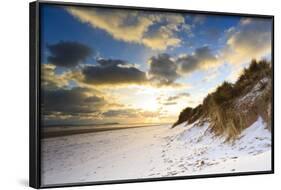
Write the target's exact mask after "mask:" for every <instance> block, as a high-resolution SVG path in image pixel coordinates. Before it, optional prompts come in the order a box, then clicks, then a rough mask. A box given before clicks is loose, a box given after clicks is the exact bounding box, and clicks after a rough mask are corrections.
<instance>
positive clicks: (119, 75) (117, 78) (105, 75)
mask: <svg viewBox="0 0 281 190" xmlns="http://www.w3.org/2000/svg"><path fill="white" fill-rule="evenodd" d="M98 63H99V65H97V66H86V67H84V68H83V70H82V74H83V76H84V82H85V83H88V84H94V85H116V84H144V83H146V82H147V79H146V74H145V73H144V72H142V71H140V70H139V69H137V68H135V67H133V66H130V64H128V63H127V62H125V61H121V60H112V59H108V60H106V59H102V60H98Z"/></svg>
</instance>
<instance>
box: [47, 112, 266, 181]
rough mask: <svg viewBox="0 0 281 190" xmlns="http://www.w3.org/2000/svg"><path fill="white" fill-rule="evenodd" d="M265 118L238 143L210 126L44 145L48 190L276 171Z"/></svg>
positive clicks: (152, 129)
mask: <svg viewBox="0 0 281 190" xmlns="http://www.w3.org/2000/svg"><path fill="white" fill-rule="evenodd" d="M265 126H266V125H265V124H264V123H263V121H262V118H261V117H259V118H258V120H257V121H256V122H255V123H254V124H253V125H251V126H250V127H249V128H247V129H245V130H244V131H243V132H242V133H241V135H240V137H239V138H238V139H237V140H236V141H234V142H226V141H225V138H223V137H218V136H214V135H213V134H212V133H211V132H210V130H209V124H208V123H207V122H206V123H204V124H203V125H200V124H199V123H194V124H191V125H187V124H186V123H183V124H181V125H179V126H177V127H176V128H173V129H171V126H170V125H158V126H151V127H142V128H132V129H123V130H114V131H103V132H97V133H88V134H78V135H72V136H64V137H55V138H48V139H43V140H42V159H43V161H42V183H43V184H44V185H51V184H62V183H75V182H92V181H105V180H121V179H136V178H153V177H170V176H189V175H202V174H218V173H233V172H248V171H266V170H270V169H271V133H270V131H269V130H268V129H266V128H265Z"/></svg>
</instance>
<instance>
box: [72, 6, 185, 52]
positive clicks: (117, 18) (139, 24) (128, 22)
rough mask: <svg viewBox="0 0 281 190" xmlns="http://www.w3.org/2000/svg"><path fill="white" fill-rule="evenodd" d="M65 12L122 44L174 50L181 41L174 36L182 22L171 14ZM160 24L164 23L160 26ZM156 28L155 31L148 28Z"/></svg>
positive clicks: (88, 9)
mask: <svg viewBox="0 0 281 190" xmlns="http://www.w3.org/2000/svg"><path fill="white" fill-rule="evenodd" d="M67 11H68V12H69V13H70V14H72V15H73V16H74V17H76V18H77V19H79V20H80V21H81V22H83V23H88V24H90V25H91V26H92V27H93V28H99V29H102V30H105V31H106V32H107V33H109V34H110V35H111V36H112V37H113V38H115V39H117V40H122V41H125V42H132V43H138V44H143V45H145V46H147V47H150V48H152V49H155V50H165V49H166V48H167V47H170V46H177V45H179V44H180V42H181V40H180V39H179V38H178V37H177V36H176V35H175V32H177V31H178V29H179V26H180V25H182V24H184V18H183V17H182V16H181V15H175V14H165V15H163V14H157V15H154V14H150V13H145V12H141V11H127V10H111V9H110V10H109V9H96V8H84V7H69V8H67ZM161 23H164V24H163V25H161ZM156 24H159V25H160V27H158V26H157V27H158V29H156V31H153V32H151V31H150V27H151V26H155V25H156Z"/></svg>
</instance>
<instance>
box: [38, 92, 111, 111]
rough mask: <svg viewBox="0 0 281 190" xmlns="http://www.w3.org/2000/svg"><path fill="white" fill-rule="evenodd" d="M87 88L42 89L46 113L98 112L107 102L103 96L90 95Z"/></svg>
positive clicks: (43, 106)
mask: <svg viewBox="0 0 281 190" xmlns="http://www.w3.org/2000/svg"><path fill="white" fill-rule="evenodd" d="M90 94H91V91H90V90H89V89H86V88H81V87H76V88H73V89H58V90H45V91H42V108H43V113H44V115H46V116H48V115H55V114H60V115H62V114H63V115H70V116H75V115H83V114H91V113H95V112H97V111H98V110H99V109H100V108H101V107H103V106H105V105H106V104H107V102H106V101H105V99H104V98H103V97H98V96H96V95H90Z"/></svg>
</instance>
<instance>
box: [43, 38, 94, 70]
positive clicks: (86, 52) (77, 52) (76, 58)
mask: <svg viewBox="0 0 281 190" xmlns="http://www.w3.org/2000/svg"><path fill="white" fill-rule="evenodd" d="M47 48H48V50H49V52H50V54H51V55H50V56H48V58H47V59H48V62H50V63H52V64H54V65H56V66H61V67H74V66H76V65H78V64H79V63H81V62H83V61H85V59H86V58H88V57H89V56H90V55H91V54H92V50H91V48H89V47H88V46H86V45H84V44H81V43H78V42H66V41H61V42H59V43H57V44H52V45H48V46H47Z"/></svg>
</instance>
